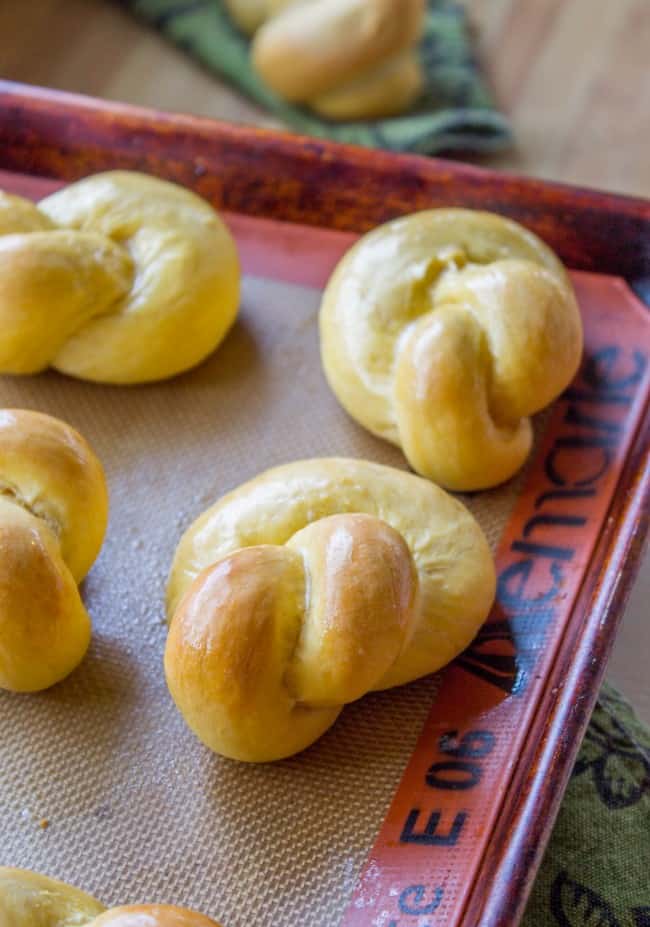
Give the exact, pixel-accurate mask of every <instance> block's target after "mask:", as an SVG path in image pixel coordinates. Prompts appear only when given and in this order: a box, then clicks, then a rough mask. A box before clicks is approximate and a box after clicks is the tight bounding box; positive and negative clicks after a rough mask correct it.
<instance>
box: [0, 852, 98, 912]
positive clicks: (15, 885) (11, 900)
mask: <svg viewBox="0 0 650 927" xmlns="http://www.w3.org/2000/svg"><path fill="white" fill-rule="evenodd" d="M103 910H104V905H103V904H100V902H99V901H96V900H95V899H94V898H91V897H90V895H86V894H85V893H84V892H80V891H79V889H77V888H73V887H72V886H71V885H66V884H65V883H64V882H58V881H57V880H56V879H50V878H48V877H47V876H44V875H40V874H39V873H37V872H29V871H28V870H27V869H9V868H6V867H4V866H0V924H1V925H2V927H84V925H86V924H90V923H91V922H92V921H93V920H94V918H95V917H96V916H97V915H98V914H101V913H102V911H103Z"/></svg>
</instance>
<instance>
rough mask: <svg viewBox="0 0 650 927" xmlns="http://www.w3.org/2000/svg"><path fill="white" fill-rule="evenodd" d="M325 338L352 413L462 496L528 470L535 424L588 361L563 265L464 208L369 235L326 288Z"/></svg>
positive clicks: (331, 375) (517, 232)
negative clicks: (535, 418) (583, 359)
mask: <svg viewBox="0 0 650 927" xmlns="http://www.w3.org/2000/svg"><path fill="white" fill-rule="evenodd" d="M320 333H321V356H322V361H323V366H324V368H325V374H326V376H327V379H328V381H329V383H330V386H331V387H332V389H333V390H334V392H335V393H336V395H337V397H338V398H339V400H340V402H341V403H342V405H343V406H344V407H345V408H346V409H347V411H348V412H349V413H350V415H352V416H353V417H354V418H356V419H357V420H358V421H359V422H361V424H362V425H364V426H365V427H366V428H368V429H369V430H370V431H372V432H373V433H374V434H376V435H379V436H380V437H382V438H386V439H387V440H388V441H391V442H393V443H394V444H397V445H398V446H400V447H401V448H402V449H403V451H404V453H405V455H406V457H407V458H408V461H409V463H410V464H411V466H412V467H413V468H414V469H415V470H416V471H417V472H418V473H421V474H422V475H424V476H426V477H429V479H432V480H435V482H437V483H439V484H440V485H442V486H445V487H447V488H448V489H454V490H474V489H485V488H487V487H489V486H494V485H496V484H497V483H501V482H502V481H503V480H507V479H508V478H509V477H511V476H512V475H513V474H514V473H515V472H516V471H517V470H518V469H519V468H520V467H521V465H522V464H523V462H524V460H525V459H526V457H527V455H528V452H529V451H530V447H531V441H532V429H531V423H530V418H529V416H531V415H532V414H534V413H535V412H538V411H539V410H540V409H543V408H544V407H545V406H546V405H548V404H549V403H550V402H551V401H552V400H553V399H555V397H556V396H558V395H559V393H560V392H561V391H562V390H563V389H564V388H565V387H566V386H567V385H568V384H569V383H570V381H571V379H572V378H573V376H574V375H575V373H576V370H577V368H578V365H579V363H580V357H581V352H582V326H581V321H580V313H579V310H578V306H577V303H576V299H575V296H574V293H573V289H572V286H571V283H570V281H569V278H568V276H567V273H566V271H565V270H564V268H563V266H562V264H561V263H560V261H559V260H558V258H557V257H556V256H555V254H554V253H553V252H552V251H551V250H550V249H549V248H547V247H546V245H545V244H544V243H543V242H542V241H540V239H539V238H537V237H536V236H535V235H533V234H532V233H531V232H528V231H527V230H526V229H524V228H522V226H520V225H518V224H517V223H515V222H511V221H509V220H508V219H503V218H501V217H500V216H496V215H492V214H490V213H485V212H474V211H471V210H465V209H438V210H430V211H427V212H420V213H416V214H414V215H411V216H405V217H404V218H401V219H396V220H395V221H393V222H389V223H387V224H386V225H383V226H381V227H380V228H377V229H375V230H374V231H372V232H370V233H368V234H367V235H365V236H364V237H363V238H362V239H361V240H360V241H359V242H357V244H356V245H354V247H352V248H351V249H350V251H348V253H347V254H346V255H345V256H344V257H343V259H342V260H341V261H340V263H339V265H338V266H337V268H336V270H335V271H334V273H333V274H332V276H331V278H330V280H329V282H328V284H327V287H326V289H325V292H324V294H323V300H322V305H321V312H320Z"/></svg>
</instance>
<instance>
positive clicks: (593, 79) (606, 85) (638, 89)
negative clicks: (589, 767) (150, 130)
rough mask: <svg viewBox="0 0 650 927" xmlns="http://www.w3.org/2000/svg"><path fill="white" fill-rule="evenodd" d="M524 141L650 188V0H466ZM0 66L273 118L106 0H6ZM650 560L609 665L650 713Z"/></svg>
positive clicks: (522, 165)
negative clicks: (649, 656)
mask: <svg viewBox="0 0 650 927" xmlns="http://www.w3.org/2000/svg"><path fill="white" fill-rule="evenodd" d="M465 5H466V7H467V8H468V11H469V14H470V17H471V20H472V23H473V24H474V26H475V28H476V40H477V44H478V49H479V53H480V56H481V58H482V60H483V61H484V62H485V66H486V70H487V72H488V74H489V76H490V79H491V82H492V85H493V87H494V89H495V92H496V95H497V98H498V100H499V102H500V105H501V106H502V108H503V109H504V110H505V111H506V112H507V113H508V115H509V116H510V118H511V120H512V123H513V126H514V130H515V134H516V138H517V145H516V148H515V149H514V150H513V151H511V152H509V153H507V154H504V155H499V156H494V157H492V158H488V159H482V160H481V162H480V163H483V164H486V165H488V166H492V167H498V168H506V169H509V170H516V171H517V172H519V173H524V174H530V175H535V176H539V177H545V178H550V179H554V180H563V181H566V182H569V183H576V184H582V185H586V186H593V187H600V188H603V189H608V190H613V191H617V192H621V193H629V194H636V195H641V196H650V66H649V60H650V55H649V49H650V0H615V2H612V0H466V2H465ZM0 75H1V76H2V77H6V78H10V79H13V80H20V81H25V82H27V83H32V84H41V85H44V86H50V87H57V88H61V89H65V90H73V91H79V92H82V93H88V94H92V95H94V96H99V97H107V98H110V99H115V100H124V101H128V102H132V103H141V104H143V105H150V106H155V107H160V108H164V109H172V110H180V111H186V112H192V113H200V114H203V115H209V116H214V117H217V118H220V119H228V120H232V121H235V122H248V123H257V124H264V125H275V124H276V123H275V122H274V120H273V119H271V118H270V117H269V116H268V115H267V114H266V113H264V112H263V111H262V110H260V109H259V108H258V107H257V106H255V105H253V104H252V103H250V102H248V101H247V100H245V99H243V98H242V97H240V96H239V95H238V94H237V93H235V92H234V91H232V90H230V89H229V88H228V87H226V86H224V85H223V84H222V83H220V82H219V81H218V80H217V79H216V78H215V77H214V76H213V75H212V74H209V73H208V72H207V71H205V70H204V69H202V68H201V67H200V66H198V65H196V64H194V63H193V61H192V60H191V59H189V58H188V57H187V56H185V55H184V54H183V53H182V52H180V51H179V50H177V49H176V48H174V47H172V46H170V45H168V44H167V43H166V42H165V41H164V40H163V39H161V38H160V37H159V36H158V35H157V34H156V33H154V32H153V31H151V30H150V29H147V28H145V27H144V26H142V25H140V24H139V23H137V22H136V21H135V20H133V19H132V18H131V17H130V16H129V15H128V14H127V13H125V12H124V11H123V10H122V9H120V8H119V7H118V6H117V5H116V4H112V3H109V2H107V0H66V2H65V3H61V2H60V0H4V2H1V0H0ZM648 601H650V563H648V564H647V565H646V567H645V568H644V570H642V574H641V576H640V578H639V580H638V581H637V585H636V588H635V590H634V593H633V595H632V599H631V601H630V605H629V607H628V610H627V613H626V616H625V619H624V621H623V626H622V629H621V632H620V634H619V637H618V640H617V643H616V648H615V651H614V655H613V657H612V661H611V664H610V670H609V677H610V679H612V680H613V681H614V682H615V683H616V684H617V685H618V686H619V687H620V688H621V689H622V690H623V692H624V693H625V694H626V695H627V696H628V697H629V698H630V699H631V700H632V702H633V703H634V705H635V707H636V708H637V710H638V711H639V713H640V715H641V716H642V717H644V718H645V720H646V721H648V722H650V681H649V679H648V671H647V661H648V655H650V614H649V612H650V610H649V608H648V604H647V603H648Z"/></svg>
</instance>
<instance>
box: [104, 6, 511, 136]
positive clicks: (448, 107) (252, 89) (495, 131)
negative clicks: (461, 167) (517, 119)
mask: <svg viewBox="0 0 650 927" xmlns="http://www.w3.org/2000/svg"><path fill="white" fill-rule="evenodd" d="M118 2H120V3H121V5H122V6H125V7H127V8H128V9H130V10H132V11H133V12H134V13H135V14H136V15H137V16H138V17H140V18H141V19H143V20H145V21H146V22H149V23H151V24H152V25H153V26H155V27H156V28H157V29H159V30H160V31H161V32H162V33H164V35H166V36H167V37H168V38H170V39H171V40H172V41H173V42H175V43H176V44H177V45H179V46H181V48H183V49H184V50H185V51H187V52H188V54H190V55H192V56H193V57H195V58H197V59H198V60H199V61H200V62H201V63H202V64H204V65H205V66H206V67H208V68H209V69H210V70H212V71H214V72H215V73H217V74H219V75H220V76H221V77H224V78H226V79H227V80H228V81H230V82H231V83H232V84H234V85H235V86H236V87H238V88H239V89H240V90H241V91H243V93H245V94H246V95H247V96H249V97H251V98H252V99H253V100H255V101H256V102H257V103H260V104H261V105H262V106H264V107H265V108H266V109H268V110H269V111H270V112H271V113H273V114H274V115H275V116H277V117H278V118H279V119H282V120H283V121H284V122H285V123H286V124H287V125H288V126H290V127H291V128H292V129H295V130H296V131H298V132H301V133H303V134H304V135H315V136H319V137H321V138H331V139H334V140H335V141H338V142H350V143H353V144H357V145H367V146H369V147H372V148H387V149H390V150H392V151H415V152H420V153H421V154H433V153H434V152H439V151H452V150H461V151H465V152H470V151H476V152H488V151H498V150H501V149H503V148H505V147H507V146H508V145H509V144H510V142H511V136H510V129H509V126H508V122H507V120H506V118H505V117H504V116H503V115H502V114H501V113H499V112H498V111H497V110H496V109H495V108H494V104H493V102H492V98H491V96H490V93H489V91H488V89H487V87H486V84H485V82H484V80H483V76H482V74H481V71H480V69H479V67H478V65H477V63H476V60H475V58H474V55H473V52H472V45H471V42H470V37H469V34H468V28H467V22H466V19H465V14H464V12H463V10H462V8H461V7H460V6H459V5H458V4H457V3H454V2H451V0H429V4H428V11H427V15H426V25H425V29H424V36H423V39H422V43H421V56H422V61H423V65H424V71H425V74H426V88H425V92H424V94H423V95H422V98H421V100H420V102H419V104H418V105H417V107H416V108H415V109H413V110H411V111H410V112H409V113H407V114H405V115H403V116H397V117H394V118H392V119H380V120H377V121H374V122H348V123H335V122H329V121H328V120H326V119H323V118H321V117H320V116H316V115H314V114H313V113H311V112H309V110H307V109H302V108H300V107H297V106H293V105H291V104H290V103H286V102H285V101H284V100H282V99H280V98H279V97H277V96H276V95H275V94H274V93H273V92H272V91H271V90H269V89H268V88H267V87H266V86H265V85H264V84H263V83H262V81H261V80H260V79H259V78H258V77H257V75H256V74H255V72H254V71H253V69H252V67H251V65H250V62H249V55H248V45H249V42H248V39H247V38H246V36H244V35H243V34H242V33H241V32H239V30H238V29H237V28H236V26H235V25H234V24H233V22H232V20H231V19H230V17H229V16H228V14H227V13H226V11H225V8H224V7H223V4H222V3H221V2H220V0H118Z"/></svg>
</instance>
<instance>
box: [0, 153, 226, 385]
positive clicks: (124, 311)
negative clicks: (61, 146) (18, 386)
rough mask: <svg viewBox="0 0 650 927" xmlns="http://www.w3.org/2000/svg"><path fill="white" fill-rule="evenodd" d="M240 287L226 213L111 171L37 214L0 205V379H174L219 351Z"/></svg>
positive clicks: (167, 186) (0, 198)
mask: <svg viewBox="0 0 650 927" xmlns="http://www.w3.org/2000/svg"><path fill="white" fill-rule="evenodd" d="M239 277H240V274H239V263H238V258H237V252H236V248H235V245H234V242H233V240H232V237H231V235H230V233H229V232H228V230H227V228H226V227H225V225H224V224H223V222H222V221H221V219H220V218H219V216H218V215H217V213H216V212H215V211H214V209H213V208H212V207H211V206H210V205H209V204H208V203H206V202H205V201H204V200H202V199H200V198H199V197H198V196H195V195H194V194H193V193H191V192H190V191H189V190H186V189H184V188H183V187H179V186H176V185H175V184H171V183H167V182H166V181H163V180H158V179H157V178H155V177H149V176H147V175H144V174H136V173H130V172H127V171H111V172H109V173H105V174H96V175H94V176H91V177H87V178H86V179H85V180H81V181H79V182H78V183H74V184H71V185H70V186H68V187H66V188H64V189H63V190H60V191H58V192H57V193H54V194H53V195H52V196H48V197H46V198H45V199H44V200H41V202H40V203H39V204H38V206H35V205H34V204H33V203H31V202H29V201H28V200H24V199H21V198H20V197H15V196H10V195H7V194H3V193H0V373H10V374H28V373H36V372H38V371H39V370H43V369H45V368H46V367H49V366H52V367H55V368H56V369H57V370H60V371H62V372H63V373H67V374H71V375H72V376H75V377H81V378H83V379H87V380H96V381H99V382H104V383H142V382H146V381H150V380H160V379H163V378H165V377H170V376H173V375H174V374H177V373H180V372H181V371H183V370H187V369H188V368H189V367H192V366H194V365H195V364H197V363H199V361H201V360H203V359H204V358H205V357H206V356H207V355H208V354H209V353H210V352H211V351H213V350H214V348H215V347H216V346H217V345H218V344H219V343H220V342H221V340H222V339H223V337H224V335H225V334H226V332H227V331H228V329H229V328H230V326H231V324H232V323H233V321H234V319H235V315H236V313H237V306H238V302H239Z"/></svg>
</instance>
